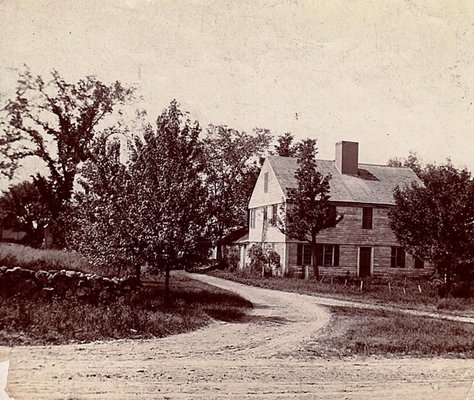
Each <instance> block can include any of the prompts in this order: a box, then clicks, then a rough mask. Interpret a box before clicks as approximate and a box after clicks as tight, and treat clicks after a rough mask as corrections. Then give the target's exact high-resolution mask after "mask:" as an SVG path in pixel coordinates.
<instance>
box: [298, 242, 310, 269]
mask: <svg viewBox="0 0 474 400" xmlns="http://www.w3.org/2000/svg"><path fill="white" fill-rule="evenodd" d="M296 264H297V265H311V246H310V245H309V244H303V243H298V250H297V256H296Z"/></svg>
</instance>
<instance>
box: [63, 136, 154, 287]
mask: <svg viewBox="0 0 474 400" xmlns="http://www.w3.org/2000/svg"><path fill="white" fill-rule="evenodd" d="M92 153H93V155H92V157H91V159H90V160H88V161H87V162H86V163H85V164H84V166H83V168H82V170H81V179H80V184H81V185H82V188H83V190H82V191H79V192H78V193H77V194H76V196H75V199H74V200H75V201H74V202H73V206H72V216H73V218H72V221H70V225H71V229H70V231H69V234H68V236H67V237H68V239H69V240H68V245H69V247H71V248H73V249H75V250H78V251H79V252H80V253H81V254H83V255H85V256H86V257H87V259H88V260H89V262H91V264H92V265H95V266H96V267H98V269H101V270H103V269H104V266H107V269H108V272H111V273H113V274H117V275H121V274H122V273H128V272H133V273H134V274H135V276H137V277H138V278H140V275H141V267H142V266H143V264H144V263H145V262H146V260H145V254H144V249H145V247H146V242H145V241H144V238H143V233H142V232H140V228H141V227H140V226H139V225H138V224H139V223H140V221H139V218H140V209H139V204H138V203H137V201H136V200H137V199H136V197H135V193H136V187H135V186H136V185H135V183H134V181H133V180H132V179H131V175H130V172H129V168H128V166H127V165H126V164H124V163H123V162H121V160H120V159H121V146H120V141H119V140H118V139H117V138H114V139H109V138H108V137H107V136H106V135H103V136H102V137H101V138H100V140H97V142H96V145H95V146H94V149H93V151H92ZM71 222H72V223H71Z"/></svg>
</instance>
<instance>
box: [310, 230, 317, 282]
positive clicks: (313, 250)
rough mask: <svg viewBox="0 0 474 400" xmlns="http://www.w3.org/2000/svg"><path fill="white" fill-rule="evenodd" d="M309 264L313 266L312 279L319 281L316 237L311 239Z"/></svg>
mask: <svg viewBox="0 0 474 400" xmlns="http://www.w3.org/2000/svg"><path fill="white" fill-rule="evenodd" d="M311 264H312V266H313V272H314V279H317V280H319V268H318V246H316V235H313V236H312V237H311Z"/></svg>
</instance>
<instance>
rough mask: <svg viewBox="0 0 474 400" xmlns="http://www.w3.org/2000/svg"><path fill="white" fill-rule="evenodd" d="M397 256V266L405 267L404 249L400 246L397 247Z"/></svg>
mask: <svg viewBox="0 0 474 400" xmlns="http://www.w3.org/2000/svg"><path fill="white" fill-rule="evenodd" d="M397 256H398V257H397V258H398V259H397V266H398V267H400V268H405V250H404V249H403V248H402V247H399V248H398V254H397Z"/></svg>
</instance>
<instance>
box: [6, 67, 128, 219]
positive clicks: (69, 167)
mask: <svg viewBox="0 0 474 400" xmlns="http://www.w3.org/2000/svg"><path fill="white" fill-rule="evenodd" d="M51 76H52V77H51V80H50V81H48V82H45V81H44V80H43V78H42V77H41V76H36V77H34V76H33V75H32V74H31V72H30V71H29V70H28V69H26V70H25V71H24V72H22V73H20V76H19V79H18V86H17V90H16V96H15V98H13V99H10V100H8V101H7V103H6V105H5V107H4V108H3V110H2V111H3V115H2V116H1V118H0V124H1V127H2V130H3V131H4V137H5V138H6V139H5V140H3V141H1V142H0V145H1V148H0V153H1V154H2V156H3V159H4V160H6V161H5V162H6V164H5V165H3V166H4V167H10V169H9V171H8V172H9V174H10V175H11V174H12V173H13V170H14V169H15V168H16V167H17V166H18V163H19V160H21V159H23V158H25V157H31V156H34V157H38V158H39V159H41V160H42V161H43V162H44V163H45V165H46V167H47V169H48V171H49V176H48V177H47V178H46V177H41V175H39V176H38V177H37V179H39V180H43V181H47V186H48V187H49V189H50V190H51V191H52V195H53V197H54V198H55V200H56V201H55V202H54V203H53V204H52V206H51V207H50V212H51V218H52V220H53V223H54V222H55V221H56V220H57V219H58V217H59V215H60V214H61V212H62V211H63V207H64V206H65V205H67V203H68V202H69V200H70V198H71V195H72V192H73V186H74V180H75V177H76V174H77V171H78V166H79V164H80V163H81V162H84V161H86V160H88V159H89V158H90V156H91V146H92V144H93V142H94V139H95V138H96V137H97V133H98V124H99V122H101V121H103V120H104V118H105V117H106V116H108V115H110V114H112V112H113V111H114V109H115V108H116V106H117V105H119V104H124V103H125V102H127V101H130V100H131V99H132V97H133V92H134V88H125V87H123V86H122V85H121V84H120V83H119V82H115V83H113V84H112V85H105V84H104V83H102V82H100V81H99V80H98V79H97V78H96V77H94V76H87V77H85V78H84V79H80V80H79V81H78V82H77V83H75V84H72V83H68V82H66V81H65V80H64V79H63V78H62V77H61V76H60V75H59V73H58V72H56V71H53V72H52V74H51ZM43 183H44V182H43ZM50 194H51V193H50Z"/></svg>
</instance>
